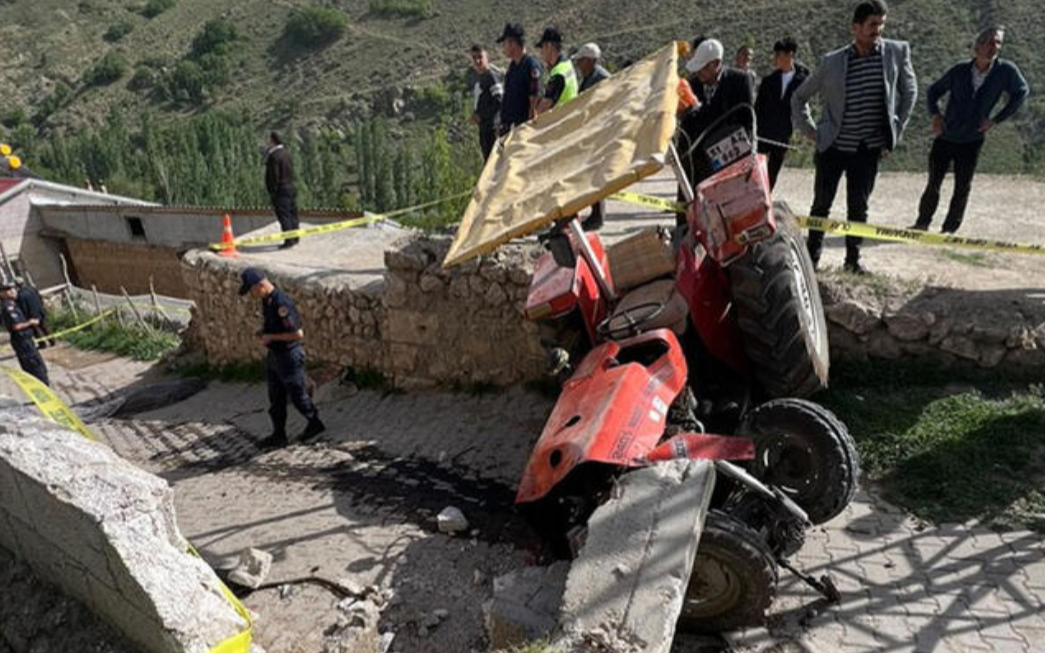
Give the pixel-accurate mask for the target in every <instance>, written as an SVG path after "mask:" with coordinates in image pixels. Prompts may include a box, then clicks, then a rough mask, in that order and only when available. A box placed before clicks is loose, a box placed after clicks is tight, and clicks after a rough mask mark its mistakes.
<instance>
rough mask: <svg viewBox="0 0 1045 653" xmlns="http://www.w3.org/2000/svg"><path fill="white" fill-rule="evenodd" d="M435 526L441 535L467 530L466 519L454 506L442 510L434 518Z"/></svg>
mask: <svg viewBox="0 0 1045 653" xmlns="http://www.w3.org/2000/svg"><path fill="white" fill-rule="evenodd" d="M436 524H437V525H438V527H439V532H441V533H460V532H462V531H466V530H468V519H467V518H466V517H465V516H464V513H463V512H461V510H460V509H459V508H455V507H454V506H447V507H446V508H443V509H442V511H440V512H439V514H438V515H437V516H436Z"/></svg>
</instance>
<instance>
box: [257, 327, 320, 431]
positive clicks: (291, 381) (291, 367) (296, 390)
mask: <svg viewBox="0 0 1045 653" xmlns="http://www.w3.org/2000/svg"><path fill="white" fill-rule="evenodd" d="M265 381H266V382H267V383H268V394H269V417H270V418H271V419H272V431H273V433H282V434H286V432H287V400H288V399H289V400H290V403H292V404H294V407H295V408H297V409H298V412H299V413H301V415H302V416H303V417H304V418H305V419H307V420H308V421H310V422H311V421H312V420H314V419H316V418H317V417H319V411H317V410H316V407H315V405H314V404H313V403H312V400H311V399H310V398H309V396H308V391H307V389H306V387H305V350H304V349H303V348H301V347H300V346H296V347H291V348H289V349H283V350H274V349H269V353H268V357H267V358H266V359H265Z"/></svg>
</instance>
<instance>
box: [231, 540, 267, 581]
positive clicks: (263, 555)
mask: <svg viewBox="0 0 1045 653" xmlns="http://www.w3.org/2000/svg"><path fill="white" fill-rule="evenodd" d="M271 570H272V554H271V553H268V552H266V551H262V550H261V549H254V548H250V549H245V550H244V551H243V552H242V553H240V555H239V564H238V565H237V566H236V568H235V569H233V570H232V571H230V572H229V580H230V581H231V582H233V583H235V584H237V585H240V586H242V587H249V588H250V589H257V588H258V587H260V586H261V585H262V583H264V582H265V579H266V578H267V577H268V575H269V571H271Z"/></svg>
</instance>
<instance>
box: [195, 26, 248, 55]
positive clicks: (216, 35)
mask: <svg viewBox="0 0 1045 653" xmlns="http://www.w3.org/2000/svg"><path fill="white" fill-rule="evenodd" d="M237 39H239V30H237V29H236V26H235V25H233V24H232V23H230V22H228V21H225V20H221V19H218V18H216V19H214V20H209V21H207V22H206V23H205V24H204V25H203V29H201V30H200V33H199V34H197V35H196V38H194V39H192V56H193V58H196V59H199V58H200V57H202V56H203V55H206V54H215V55H223V54H227V53H228V51H229V50H230V49H231V44H232V43H234V42H235V41H236V40H237Z"/></svg>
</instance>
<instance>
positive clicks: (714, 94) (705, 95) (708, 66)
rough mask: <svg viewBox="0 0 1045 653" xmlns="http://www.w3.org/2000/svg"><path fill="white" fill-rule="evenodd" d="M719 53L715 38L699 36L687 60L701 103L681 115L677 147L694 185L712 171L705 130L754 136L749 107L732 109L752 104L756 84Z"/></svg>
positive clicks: (709, 140) (709, 142) (710, 140)
mask: <svg viewBox="0 0 1045 653" xmlns="http://www.w3.org/2000/svg"><path fill="white" fill-rule="evenodd" d="M722 53H723V47H722V43H721V42H720V41H718V40H717V39H698V40H697V43H696V47H695V48H694V51H693V56H692V57H690V59H689V61H688V62H686V70H688V71H689V72H690V73H692V77H690V78H689V84H690V86H691V87H692V88H693V92H694V93H695V94H696V96H697V99H698V100H699V101H700V103H699V104H698V105H697V106H694V107H691V108H690V109H688V110H687V111H686V113H684V114H683V115H682V121H681V125H680V127H679V132H680V134H679V142H678V149H679V153H680V154H681V155H682V156H681V158H682V165H683V168H684V169H685V171H686V175H687V177H689V183H691V184H693V185H694V186H696V185H697V183H698V182H700V181H701V180H703V179H705V178H707V177H708V176H710V175H711V173H712V172H714V169H713V168H712V167H711V165H710V162H709V161H708V159H707V157H705V156H704V154H703V152H704V150H705V149H706V148H707V147H708V146H710V145H712V144H713V142H714V136H713V135H709V134H707V133H706V132H708V131H709V130H713V131H714V134H720V133H721V134H724V133H727V132H731V131H734V130H735V129H737V128H738V127H739V128H743V129H744V130H745V131H746V132H747V134H748V139H749V140H751V141H752V142H753V140H754V138H753V134H752V131H753V120H752V111H750V110H747V109H737V110H735V111H734V110H733V109H734V108H736V107H741V106H743V105H748V106H750V107H754V104H755V86H754V84H753V83H752V81H751V77H750V76H749V75H748V74H747V73H745V72H742V71H739V70H735V69H733V68H727V67H726V66H723V65H722ZM727 114H728V115H727ZM720 118H721V121H720V120H719V119H720ZM698 141H699V143H698ZM680 195H681V192H680ZM685 221H686V216H685V214H684V213H678V214H676V222H677V223H678V224H680V225H681V224H685Z"/></svg>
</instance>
